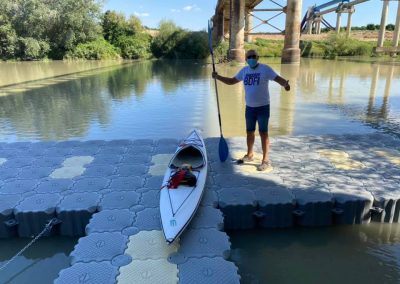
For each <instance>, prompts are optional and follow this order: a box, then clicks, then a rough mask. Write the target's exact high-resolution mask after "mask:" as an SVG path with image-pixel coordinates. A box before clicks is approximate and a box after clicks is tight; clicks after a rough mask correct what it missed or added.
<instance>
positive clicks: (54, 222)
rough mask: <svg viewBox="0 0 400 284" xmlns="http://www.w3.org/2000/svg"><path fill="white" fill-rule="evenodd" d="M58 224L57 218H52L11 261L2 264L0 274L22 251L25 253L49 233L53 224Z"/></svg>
mask: <svg viewBox="0 0 400 284" xmlns="http://www.w3.org/2000/svg"><path fill="white" fill-rule="evenodd" d="M58 222H59V220H58V219H57V218H53V219H51V220H50V221H49V222H48V223H47V224H46V226H45V227H44V229H43V230H42V231H41V232H40V233H39V234H38V235H37V236H36V237H35V238H34V239H33V240H32V241H30V242H29V243H28V244H27V245H26V246H24V247H23V248H22V249H21V250H20V251H19V252H18V253H17V254H16V255H14V256H13V257H12V258H11V259H9V260H8V261H7V262H6V263H5V264H3V266H1V267H0V272H1V271H2V270H3V269H4V268H6V267H7V266H8V265H9V264H10V263H11V262H13V261H14V260H15V259H16V258H17V257H18V256H20V255H21V254H23V253H24V251H26V250H27V249H28V248H29V247H31V246H32V245H33V244H34V243H35V242H36V241H37V240H38V239H40V238H41V237H42V236H43V235H44V234H45V233H46V231H50V230H51V229H52V228H53V226H54V225H55V224H57V223H58Z"/></svg>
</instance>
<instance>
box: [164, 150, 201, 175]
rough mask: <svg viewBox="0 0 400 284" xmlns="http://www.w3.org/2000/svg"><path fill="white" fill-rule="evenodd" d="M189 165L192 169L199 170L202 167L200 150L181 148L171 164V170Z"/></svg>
mask: <svg viewBox="0 0 400 284" xmlns="http://www.w3.org/2000/svg"><path fill="white" fill-rule="evenodd" d="M187 164H189V165H191V166H192V169H199V168H202V167H203V166H204V158H203V155H202V153H201V152H200V150H198V149H197V148H195V147H193V146H188V147H186V148H183V149H182V150H181V151H179V153H178V154H177V155H176V156H175V158H174V159H173V160H172V162H171V168H175V169H178V168H182V167H183V166H185V165H187Z"/></svg>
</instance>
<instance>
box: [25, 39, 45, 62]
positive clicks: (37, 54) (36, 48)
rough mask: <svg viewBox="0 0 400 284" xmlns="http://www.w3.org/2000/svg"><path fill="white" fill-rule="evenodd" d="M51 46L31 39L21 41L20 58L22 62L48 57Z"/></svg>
mask: <svg viewBox="0 0 400 284" xmlns="http://www.w3.org/2000/svg"><path fill="white" fill-rule="evenodd" d="M49 51H50V45H49V44H48V43H47V42H45V41H42V40H37V39H34V38H31V37H27V38H20V39H19V57H20V58H21V59H22V60H38V59H43V58H45V57H46V56H47V54H48V52H49Z"/></svg>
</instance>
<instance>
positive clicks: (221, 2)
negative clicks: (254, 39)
mask: <svg viewBox="0 0 400 284" xmlns="http://www.w3.org/2000/svg"><path fill="white" fill-rule="evenodd" d="M261 2H262V0H218V3H217V7H216V9H215V15H214V17H213V23H214V37H215V38H216V39H217V40H221V39H223V38H224V37H225V36H226V35H229V57H230V58H231V59H233V60H236V61H239V62H244V61H245V51H244V40H245V35H246V39H248V36H249V30H250V29H251V26H252V22H251V21H252V19H251V17H250V13H249V12H250V11H253V10H254V8H255V7H256V6H257V5H258V4H260V3H261ZM273 2H274V1H273ZM301 9H302V0H287V5H286V6H285V7H282V8H281V9H280V8H277V9H264V10H271V11H283V12H284V13H286V23H285V45H284V48H283V54H282V63H299V62H300V47H299V43H300V23H301ZM245 30H246V33H245Z"/></svg>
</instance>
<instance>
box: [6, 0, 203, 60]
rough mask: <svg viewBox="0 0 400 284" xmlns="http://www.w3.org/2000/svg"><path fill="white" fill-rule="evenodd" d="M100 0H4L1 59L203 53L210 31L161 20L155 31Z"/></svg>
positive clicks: (183, 56) (182, 56)
mask: <svg viewBox="0 0 400 284" xmlns="http://www.w3.org/2000/svg"><path fill="white" fill-rule="evenodd" d="M102 3H103V1H101V0H86V1H75V0H52V1H49V0H12V1H11V0H0V59H2V60H43V59H74V60H76V59H95V60H99V59H120V58H122V59H141V58H152V57H155V58H180V59H200V58H206V57H207V56H208V44H207V34H206V32H204V31H202V32H191V31H187V30H184V29H182V28H180V27H178V26H176V25H175V24H174V23H173V22H171V21H162V22H161V23H160V26H159V32H158V33H156V34H155V35H154V36H152V35H150V33H148V32H146V29H145V27H144V26H143V25H142V23H141V21H140V19H139V18H138V17H135V16H130V17H128V18H126V17H125V15H124V14H122V13H118V12H115V11H107V12H105V13H103V12H102Z"/></svg>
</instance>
